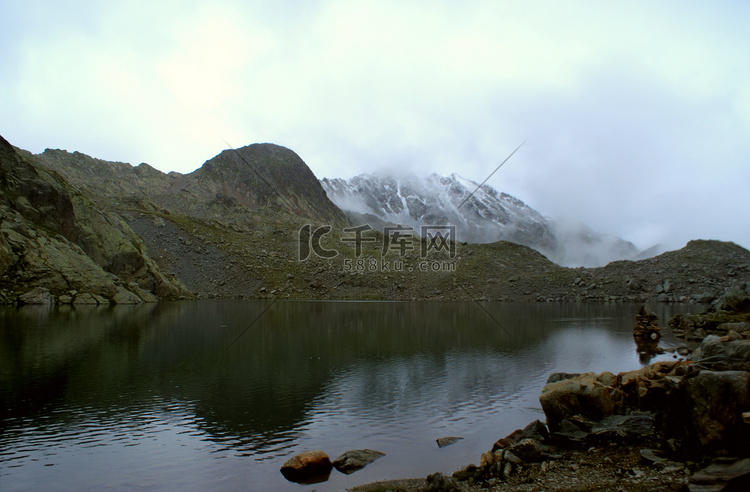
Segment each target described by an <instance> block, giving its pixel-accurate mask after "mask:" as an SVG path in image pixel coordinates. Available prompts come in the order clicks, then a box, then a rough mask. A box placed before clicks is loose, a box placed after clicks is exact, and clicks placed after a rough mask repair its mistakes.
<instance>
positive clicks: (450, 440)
mask: <svg viewBox="0 0 750 492" xmlns="http://www.w3.org/2000/svg"><path fill="white" fill-rule="evenodd" d="M461 439H463V437H439V438H437V439H435V442H437V445H438V447H439V448H444V447H446V446H450V445H451V444H456V443H457V442H458V441H460V440H461Z"/></svg>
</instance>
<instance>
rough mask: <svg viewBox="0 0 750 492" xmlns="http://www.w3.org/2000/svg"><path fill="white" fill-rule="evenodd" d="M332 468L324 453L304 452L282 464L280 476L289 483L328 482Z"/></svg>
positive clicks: (319, 451) (317, 451)
mask: <svg viewBox="0 0 750 492" xmlns="http://www.w3.org/2000/svg"><path fill="white" fill-rule="evenodd" d="M332 468H333V464H332V463H331V460H330V458H329V457H328V455H327V454H326V453H325V452H323V451H321V450H316V451H304V452H302V453H299V454H298V455H296V456H293V457H292V458H290V459H289V460H288V461H287V462H286V463H284V465H283V466H282V467H281V474H282V475H284V478H286V479H287V480H289V481H290V482H297V483H303V484H310V483H320V482H325V481H326V480H328V477H329V476H330V474H331V469H332Z"/></svg>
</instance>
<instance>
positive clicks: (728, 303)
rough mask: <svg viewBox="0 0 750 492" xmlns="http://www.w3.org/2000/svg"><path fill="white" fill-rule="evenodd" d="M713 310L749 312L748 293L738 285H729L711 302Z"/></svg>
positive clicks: (749, 300)
mask: <svg viewBox="0 0 750 492" xmlns="http://www.w3.org/2000/svg"><path fill="white" fill-rule="evenodd" d="M711 307H712V309H713V310H714V311H728V312H730V313H747V312H750V294H748V292H747V291H746V290H745V289H744V288H740V287H730V288H728V289H727V290H726V291H724V294H722V295H721V297H719V298H718V299H716V300H715V301H714V302H713V304H712V306H711Z"/></svg>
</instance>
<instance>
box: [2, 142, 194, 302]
mask: <svg viewBox="0 0 750 492" xmlns="http://www.w3.org/2000/svg"><path fill="white" fill-rule="evenodd" d="M0 192H1V193H0V297H2V299H0V300H5V301H8V300H12V299H15V298H17V297H19V296H21V297H20V298H21V300H22V301H24V300H25V301H26V302H51V301H52V299H53V298H54V297H57V298H58V299H62V300H63V302H79V303H89V304H96V303H109V302H116V303H140V302H144V301H155V300H156V299H157V297H161V298H175V297H179V296H181V295H184V294H187V291H186V289H185V288H184V287H183V286H182V285H181V283H180V282H179V281H178V280H176V279H175V278H173V277H172V276H170V275H168V274H165V273H164V272H162V271H161V270H160V269H159V267H158V266H157V265H156V264H155V263H154V262H153V260H152V259H151V257H150V256H149V254H148V250H147V248H146V247H145V245H144V243H143V241H142V239H141V238H140V237H139V236H138V235H137V234H135V233H134V232H133V230H132V229H131V228H130V227H129V226H128V225H127V224H126V223H125V222H124V221H123V220H122V219H121V218H120V217H119V216H117V215H116V214H112V213H110V212H108V211H106V210H102V209H100V208H99V207H97V206H96V205H95V204H94V203H93V202H92V201H91V200H90V199H88V198H87V197H86V196H85V195H83V194H82V193H80V192H79V191H78V190H76V189H75V188H73V187H71V186H70V185H69V184H67V182H66V181H65V180H64V179H63V178H62V177H60V176H59V175H57V174H56V173H53V172H50V171H47V170H45V169H44V168H42V167H41V166H39V165H38V163H37V162H35V160H34V159H33V158H30V157H29V156H28V155H25V154H23V153H19V152H16V150H15V149H14V148H13V147H12V146H11V145H10V144H9V143H8V142H7V141H6V140H5V139H3V138H2V137H0ZM28 291H35V292H36V293H35V294H34V295H31V296H27V297H23V295H22V294H24V293H28Z"/></svg>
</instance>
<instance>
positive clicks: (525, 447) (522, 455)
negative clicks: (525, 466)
mask: <svg viewBox="0 0 750 492" xmlns="http://www.w3.org/2000/svg"><path fill="white" fill-rule="evenodd" d="M507 451H510V453H512V455H514V456H517V457H518V458H519V459H520V460H521V461H523V462H526V463H530V462H533V461H542V460H543V459H544V458H546V457H547V454H548V453H547V451H548V447H547V446H545V445H544V444H542V443H540V442H539V441H537V440H536V439H531V438H524V439H521V440H520V441H518V442H517V443H515V444H513V445H512V446H510V447H509V448H508V449H507Z"/></svg>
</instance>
